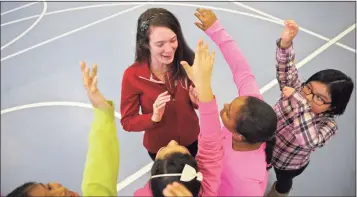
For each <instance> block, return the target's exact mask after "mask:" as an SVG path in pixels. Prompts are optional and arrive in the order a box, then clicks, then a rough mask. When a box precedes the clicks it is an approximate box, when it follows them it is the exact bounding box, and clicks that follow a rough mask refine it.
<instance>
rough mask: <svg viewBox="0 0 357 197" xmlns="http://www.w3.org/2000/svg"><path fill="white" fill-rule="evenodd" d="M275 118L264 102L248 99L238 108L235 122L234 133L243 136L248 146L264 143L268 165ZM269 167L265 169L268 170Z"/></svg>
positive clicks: (270, 157)
mask: <svg viewBox="0 0 357 197" xmlns="http://www.w3.org/2000/svg"><path fill="white" fill-rule="evenodd" d="M276 127H277V116H276V113H275V111H274V110H273V108H272V107H271V106H270V105H268V104H267V103H266V102H264V101H262V100H260V99H258V98H256V97H248V98H247V99H246V100H245V104H244V105H243V106H242V107H241V108H240V110H239V115H238V117H237V121H236V131H238V132H239V134H241V135H243V136H244V138H245V140H246V142H248V143H249V144H255V143H262V142H266V148H265V153H266V162H267V164H268V165H269V164H270V163H271V160H272V157H273V149H274V146H275V141H276V140H275V131H276ZM270 168H271V166H268V167H267V170H269V169H270Z"/></svg>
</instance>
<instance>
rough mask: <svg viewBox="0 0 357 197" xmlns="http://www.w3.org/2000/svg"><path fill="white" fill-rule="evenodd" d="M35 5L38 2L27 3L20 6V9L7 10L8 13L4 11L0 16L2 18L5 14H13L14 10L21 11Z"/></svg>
mask: <svg viewBox="0 0 357 197" xmlns="http://www.w3.org/2000/svg"><path fill="white" fill-rule="evenodd" d="M36 3H38V2H33V3H28V4H25V5H22V6H20V7H17V8H14V9H11V10H8V11H5V12H3V13H1V16H4V15H5V14H9V13H11V12H15V11H16V10H21V9H23V8H26V7H29V6H32V5H34V4H36Z"/></svg>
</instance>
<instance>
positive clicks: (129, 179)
mask: <svg viewBox="0 0 357 197" xmlns="http://www.w3.org/2000/svg"><path fill="white" fill-rule="evenodd" d="M355 28H356V24H353V25H352V26H351V27H349V28H348V29H346V30H345V31H343V32H341V33H340V34H339V35H337V36H336V37H334V38H333V39H331V40H330V41H328V42H327V43H326V44H324V45H322V46H321V47H320V48H318V49H317V50H315V51H314V52H313V53H311V54H310V55H308V56H307V57H305V58H304V59H303V60H301V61H300V62H299V63H297V64H296V67H297V68H301V67H303V66H304V65H305V64H306V63H308V62H309V61H311V60H312V59H313V58H315V57H316V56H317V55H319V54H320V53H322V52H323V51H325V50H326V49H327V48H329V47H330V46H331V45H333V44H334V43H336V42H337V41H338V40H340V39H341V38H343V37H344V36H345V35H347V34H348V33H350V32H351V31H353V30H354V29H355ZM276 84H278V81H277V80H276V79H274V80H272V81H271V82H269V83H268V84H267V85H265V86H264V87H262V88H261V89H260V92H261V93H262V94H264V93H265V92H266V91H268V90H269V89H271V88H273V87H274V86H275V85H276ZM152 164H153V162H150V163H149V164H148V165H146V166H144V167H143V168H141V169H140V170H139V171H137V172H135V173H134V174H132V175H130V176H129V177H127V178H126V179H124V180H123V181H121V182H119V183H118V184H117V191H118V192H119V191H120V190H121V189H123V188H125V187H126V186H128V185H130V184H131V183H133V182H134V181H136V180H137V179H138V178H140V177H141V176H143V175H144V174H146V173H147V172H149V171H150V170H151V167H152Z"/></svg>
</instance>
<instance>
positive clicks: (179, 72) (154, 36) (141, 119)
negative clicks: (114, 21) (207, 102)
mask: <svg viewBox="0 0 357 197" xmlns="http://www.w3.org/2000/svg"><path fill="white" fill-rule="evenodd" d="M193 59H194V53H193V51H192V50H191V49H190V48H189V47H188V45H187V44H186V41H185V39H184V37H183V35H182V31H181V26H180V23H179V21H178V20H177V18H176V17H175V16H174V15H173V14H172V13H170V12H169V11H167V10H166V9H163V8H150V9H148V10H146V11H145V12H144V13H142V14H141V15H140V17H139V19H138V27H137V34H136V54H135V62H134V64H132V65H131V66H130V67H129V68H127V69H126V70H125V72H124V75H123V81H122V92H121V105H120V111H121V114H122V119H121V124H122V126H123V128H124V130H126V131H129V132H131V131H133V132H135V131H136V132H140V131H145V133H144V146H145V148H146V149H147V150H148V152H149V155H150V157H151V159H152V160H155V157H156V153H157V152H158V150H159V149H160V148H161V147H164V146H166V145H167V144H168V143H169V142H170V141H171V140H175V141H176V142H177V143H179V144H180V145H183V146H185V147H186V148H187V149H188V150H189V151H190V153H191V155H193V156H195V155H196V154H197V139H198V134H199V121H198V116H197V114H196V112H195V108H197V105H196V101H195V99H194V98H195V97H194V96H193V94H192V92H193V88H192V85H193V84H192V82H191V81H190V80H189V79H188V77H187V75H186V72H185V70H184V69H183V68H182V67H181V65H180V61H182V60H184V61H187V62H188V63H189V64H190V65H192V63H193ZM140 108H141V114H139V109H140Z"/></svg>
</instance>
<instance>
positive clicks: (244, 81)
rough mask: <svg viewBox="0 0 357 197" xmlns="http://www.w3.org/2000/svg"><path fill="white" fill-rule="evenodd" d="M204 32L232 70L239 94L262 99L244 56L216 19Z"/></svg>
mask: <svg viewBox="0 0 357 197" xmlns="http://www.w3.org/2000/svg"><path fill="white" fill-rule="evenodd" d="M205 33H206V34H207V35H208V36H209V37H210V38H211V39H212V40H213V41H214V42H215V43H216V44H217V46H218V47H219V48H220V50H221V52H222V54H223V56H224V59H225V60H226V62H227V63H228V65H229V68H230V69H231V71H232V74H233V79H234V83H235V84H236V87H237V89H238V94H239V96H255V97H258V98H259V99H262V95H261V94H260V91H259V87H258V84H257V82H256V80H255V77H254V75H253V73H252V71H251V69H250V67H249V64H248V62H247V60H246V58H245V57H244V56H243V53H242V52H241V50H240V49H239V48H238V46H237V44H236V42H235V41H234V40H233V39H232V37H231V36H230V35H229V34H228V33H227V31H226V30H225V29H224V28H223V27H222V25H221V24H220V22H219V21H218V20H217V21H216V22H215V23H213V25H212V26H211V27H210V28H208V29H207V30H206V31H205Z"/></svg>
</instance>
